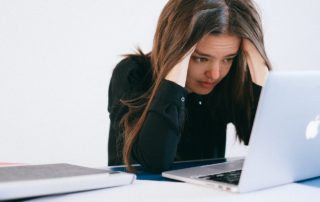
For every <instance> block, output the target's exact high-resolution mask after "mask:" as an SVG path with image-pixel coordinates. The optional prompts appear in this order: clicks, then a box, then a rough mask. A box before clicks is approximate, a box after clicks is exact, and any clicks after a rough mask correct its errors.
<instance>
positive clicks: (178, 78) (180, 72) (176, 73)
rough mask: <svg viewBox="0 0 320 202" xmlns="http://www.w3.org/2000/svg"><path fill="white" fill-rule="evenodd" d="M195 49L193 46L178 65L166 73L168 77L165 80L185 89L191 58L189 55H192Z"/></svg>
mask: <svg viewBox="0 0 320 202" xmlns="http://www.w3.org/2000/svg"><path fill="white" fill-rule="evenodd" d="M195 49H196V46H193V47H192V48H191V49H190V50H189V51H188V52H187V53H186V54H185V55H184V57H183V58H182V59H181V60H180V62H179V63H177V64H176V65H175V66H174V67H173V68H172V69H171V70H170V71H169V73H168V75H167V76H166V77H165V79H166V80H169V81H172V82H174V83H176V84H178V85H180V86H182V87H185V85H186V80H187V74H188V67H189V61H190V58H191V55H192V54H193V52H194V50H195Z"/></svg>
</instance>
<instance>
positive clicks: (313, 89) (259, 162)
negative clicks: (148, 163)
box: [162, 71, 320, 192]
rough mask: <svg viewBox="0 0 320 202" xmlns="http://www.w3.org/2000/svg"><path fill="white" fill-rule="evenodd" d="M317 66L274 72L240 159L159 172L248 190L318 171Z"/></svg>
mask: <svg viewBox="0 0 320 202" xmlns="http://www.w3.org/2000/svg"><path fill="white" fill-rule="evenodd" d="M319 156H320V71H290V72H281V71H279V72H278V71H273V72H271V73H270V74H269V76H268V79H267V82H266V85H265V87H264V88H263V90H262V92H261V97H260V101H259V104H258V109H257V113H256V117H255V120H254V124H253V128H252V132H251V138H250V142H249V151H248V154H247V156H246V158H245V160H244V159H236V160H233V161H227V162H225V163H219V164H212V165H205V166H199V167H193V168H187V169H180V170H173V171H167V172H163V173H162V176H164V177H167V178H171V179H175V180H180V181H185V182H190V183H194V184H200V185H205V186H212V187H215V188H220V189H223V190H229V191H233V192H249V191H254V190H259V189H264V188H268V187H273V186H277V185H282V184H287V183H291V182H295V181H299V180H304V179H308V178H313V177H317V176H320V160H319Z"/></svg>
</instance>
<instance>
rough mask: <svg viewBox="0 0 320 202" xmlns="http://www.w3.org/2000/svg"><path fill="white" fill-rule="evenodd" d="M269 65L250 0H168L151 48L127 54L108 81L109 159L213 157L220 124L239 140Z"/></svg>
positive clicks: (152, 162)
mask: <svg viewBox="0 0 320 202" xmlns="http://www.w3.org/2000/svg"><path fill="white" fill-rule="evenodd" d="M270 69H271V65H270V63H269V60H268V58H267V55H266V52H265V49H264V42H263V32H262V27H261V21H260V17H259V14H258V13H257V11H256V8H255V6H254V4H253V2H251V1H250V0H169V2H168V3H167V4H166V6H165V7H164V9H163V11H162V13H161V15H160V18H159V21H158V26H157V30H156V33H155V37H154V43H153V47H152V50H151V52H150V53H149V54H147V55H144V54H143V53H142V52H141V51H139V53H137V54H135V55H128V56H127V57H126V58H125V59H124V60H122V61H121V62H120V63H119V64H118V65H117V66H116V68H115V69H114V71H113V75H112V78H111V81H110V86H109V106H108V110H109V113H110V120H111V124H110V133H109V165H121V164H125V165H127V166H128V168H129V170H132V167H131V166H130V164H131V163H140V164H141V165H143V166H144V167H145V169H146V170H149V171H153V172H161V171H163V170H167V169H169V168H170V165H171V164H172V162H174V161H180V160H195V159H208V158H221V157H224V154H225V144H226V125H227V124H228V123H230V122H231V123H233V124H234V125H235V127H236V132H237V136H238V138H239V139H240V141H243V142H244V143H245V144H248V142H249V136H250V132H251V127H252V124H253V119H254V115H255V111H256V107H257V103H258V100H259V95H260V90H261V86H262V85H263V83H264V81H265V79H266V76H267V73H268V70H270Z"/></svg>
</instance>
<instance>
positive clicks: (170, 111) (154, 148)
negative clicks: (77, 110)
mask: <svg viewBox="0 0 320 202" xmlns="http://www.w3.org/2000/svg"><path fill="white" fill-rule="evenodd" d="M137 68H139V67H137V64H136V63H134V62H132V61H130V60H124V61H122V62H120V63H119V64H118V65H117V67H116V68H115V70H114V72H113V75H112V78H111V81H110V85H109V96H108V98H109V103H108V104H109V105H108V111H109V113H110V115H109V117H110V131H109V143H108V152H109V153H108V156H109V165H120V164H123V161H122V147H123V134H122V129H121V127H120V125H119V123H120V120H121V118H122V117H123V116H124V115H125V114H126V113H127V112H128V108H127V107H126V106H124V105H122V104H121V103H120V99H128V98H129V99H130V96H132V95H134V96H136V95H137V94H139V93H140V94H141V92H138V93H137V91H139V90H138V89H139V88H136V86H135V85H138V86H139V85H140V84H141V83H140V82H141V78H140V79H139V77H141V74H140V75H139V74H138V76H137V74H136V73H135V72H136V70H137ZM186 94H187V91H186V90H185V89H184V88H183V87H181V86H179V85H177V84H175V83H173V82H171V81H167V80H163V81H162V82H161V84H160V87H159V90H158V92H157V94H156V96H155V98H154V100H153V102H152V104H151V107H150V109H149V111H148V114H147V117H146V120H145V122H144V124H143V126H142V128H141V130H140V132H139V134H138V136H137V139H136V141H135V142H134V144H133V149H132V159H133V160H134V161H135V162H137V163H140V164H142V165H143V166H144V167H145V168H146V169H147V170H150V171H155V172H159V171H162V170H165V169H168V168H169V166H170V165H171V163H172V162H173V160H174V158H175V155H176V150H177V145H178V142H179V140H180V133H181V126H182V122H183V117H184V105H185V104H184V102H185V97H186ZM128 95H129V96H128ZM131 98H133V97H131Z"/></svg>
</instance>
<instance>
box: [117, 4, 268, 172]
mask: <svg viewBox="0 0 320 202" xmlns="http://www.w3.org/2000/svg"><path fill="white" fill-rule="evenodd" d="M225 33H230V34H234V35H236V36H239V37H241V38H248V39H249V40H251V41H252V42H253V44H254V45H255V46H256V48H257V49H258V51H259V52H260V54H261V55H262V57H263V58H264V60H265V62H266V65H267V66H268V68H269V69H270V68H271V65H270V62H269V60H268V58H267V55H266V52H265V48H264V40H263V32H262V26H261V20H260V16H259V14H258V12H257V10H256V7H255V5H254V4H253V2H252V1H251V0H169V1H168V3H167V4H166V6H165V7H164V9H163V10H162V13H161V15H160V17H159V21H158V25H157V29H156V32H155V36H154V41H153V47H152V51H151V53H150V57H151V64H152V65H151V66H152V86H151V87H150V88H149V90H148V91H147V92H145V93H144V94H143V95H141V96H139V97H137V98H135V99H133V100H121V102H122V103H123V104H125V105H127V106H128V108H129V111H128V112H127V114H126V115H125V116H124V117H123V118H122V120H121V124H122V126H123V129H124V131H123V132H124V146H123V161H124V163H125V165H127V167H128V169H129V170H132V167H131V165H130V163H131V150H132V145H133V143H134V141H135V139H136V138H137V136H138V134H139V131H140V130H141V127H142V125H143V123H144V121H145V119H146V116H147V112H148V110H149V108H150V105H151V102H152V101H153V99H154V96H155V94H156V92H157V90H158V88H159V85H160V82H161V81H162V80H163V79H164V78H165V77H166V75H167V74H168V72H169V71H170V70H171V69H172V68H173V67H174V66H175V65H176V64H177V63H178V62H179V60H181V59H182V57H183V56H184V55H185V54H186V53H187V52H188V51H189V50H190V49H191V48H192V47H193V46H194V45H195V44H196V43H197V42H198V41H199V40H200V39H201V38H202V37H203V36H205V35H207V34H214V35H218V34H225ZM140 54H141V55H142V53H140ZM231 69H232V70H231V72H230V73H229V74H228V76H227V78H226V79H224V80H223V81H222V82H224V83H226V85H225V87H224V89H225V90H227V91H228V93H227V94H226V96H227V97H228V98H229V99H231V101H230V103H229V105H230V106H231V107H230V109H228V110H229V111H230V113H232V114H233V121H234V123H235V125H236V129H237V134H238V137H239V138H240V140H242V141H245V142H247V141H248V133H250V123H251V122H252V120H251V118H250V117H251V111H252V109H251V103H252V97H253V95H252V94H253V93H252V86H251V85H252V84H251V83H250V82H249V81H250V75H249V71H248V67H247V64H246V60H245V58H244V54H243V53H242V52H241V50H240V51H239V54H238V56H237V58H236V60H235V61H234V62H233V68H231ZM136 113H140V116H138V117H139V118H137V119H133V118H132V117H135V116H133V115H134V114H136ZM239 114H240V115H241V114H243V115H242V116H239Z"/></svg>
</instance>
